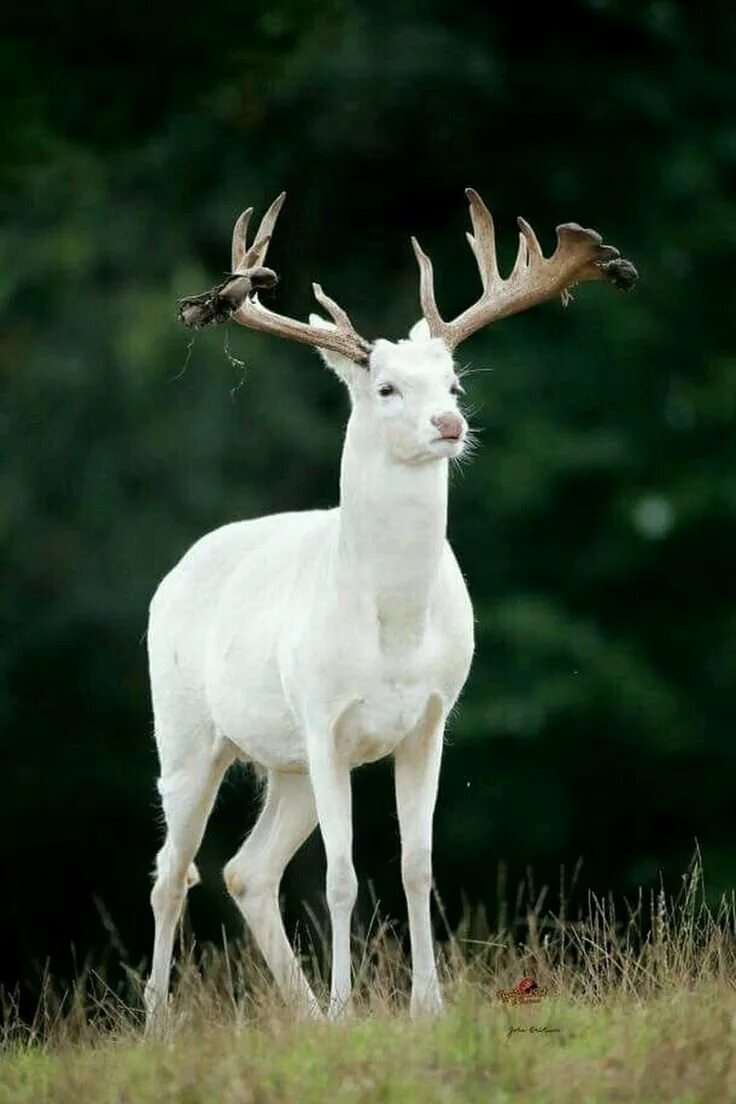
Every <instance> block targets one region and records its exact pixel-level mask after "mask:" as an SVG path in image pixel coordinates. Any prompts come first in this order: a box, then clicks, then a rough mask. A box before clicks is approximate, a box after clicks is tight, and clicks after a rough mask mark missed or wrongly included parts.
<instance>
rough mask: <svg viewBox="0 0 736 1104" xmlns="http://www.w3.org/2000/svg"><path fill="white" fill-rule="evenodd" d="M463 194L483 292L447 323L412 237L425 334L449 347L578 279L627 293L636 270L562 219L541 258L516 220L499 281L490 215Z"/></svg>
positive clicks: (525, 226)
mask: <svg viewBox="0 0 736 1104" xmlns="http://www.w3.org/2000/svg"><path fill="white" fill-rule="evenodd" d="M465 194H466V196H467V197H468V202H469V204H470V220H471V222H472V224H473V233H472V234H467V239H468V242H469V243H470V247H471V249H472V250H473V253H474V255H475V259H476V262H477V264H478V270H479V272H480V278H481V282H482V284H483V292H482V294H481V296H480V298H479V299H478V301H477V302H476V303H474V304H473V306H471V307H468V309H467V310H465V311H463V313H462V314H460V315H458V317H457V318H455V319H454V320H453V321H452V322H445V321H444V319H443V318H442V316H441V315H440V312H439V310H438V309H437V302H436V300H435V294H434V275H433V272H432V262H431V261H430V259H429V257H428V256H427V254H426V253H425V252H424V251H423V250H422V249H421V247H420V245H419V242H418V241H417V240H416V238H412V245H413V246H414V252H415V254H416V258H417V261H418V263H419V275H420V298H421V304H422V313H423V314H424V317H425V319H426V321H427V324H428V326H429V330H430V333H431V335H432V336H433V337H441V338H442V340H443V341H444V342H445V344H446V345H447V346H448V347H449V348H450V349H454V348H455V347H456V346H457V345H459V344H460V343H461V342H462V341H465V339H466V338H468V337H470V335H471V334H473V333H475V332H476V330H480V329H481V328H482V327H483V326H487V325H489V323H491V322H497V321H498V319H499V318H505V317H506V316H507V315H509V314H517V313H518V312H519V311H523V310H527V309H528V308H529V307H533V306H535V305H536V304H537V303H541V302H543V301H544V300H545V299H551V298H553V297H554V296H555V295H561V296H562V299H563V302H566V301H567V299H568V297H569V292H568V289H569V288H570V287H571V286H572V285H573V284H578V283H582V282H583V281H584V280H609V281H611V283H613V284H615V286H616V287H618V288H620V289H621V290H622V291H628V290H629V289H630V288H632V287H633V285H634V284H635V283H636V280H637V278H638V273H637V271H636V269H635V268H634V266H633V265H632V264H631V262H630V261H626V260H624V259H623V258H622V257H621V256H620V254H619V252H618V250H617V249H614V247H613V246H612V245H603V244H602V238H601V236H600V234H597V233H596V232H595V230H586V229H584V228H583V227H582V226H578V224H577V223H576V222H566V223H563V225H562V226H558V227H557V248H556V249H555V251H554V253H553V255H552V256H551V257H549V258H547V257H544V256H543V254H542V250H541V248H540V245H539V242H538V241H537V237H536V234H535V233H534V231H533V230H532V228H531V226H530V225H529V223H527V222H525V221H524V219H522V218H520V219H519V220H518V221H519V229H520V231H521V233H520V234H519V250H518V253H517V255H516V263H515V264H514V267H513V270H512V272H511V275H510V276H509V277H507V279H505V280H504V279H502V278H501V276H500V275H499V272H498V264H497V261H496V239H495V234H494V230H493V219H492V218H491V213H490V211H489V210H488V208H487V207H486V205H485V203H484V202H483V200H482V199H481V198H480V196H479V195H478V193H477V192H475V191H473V189H472V188H467V189H466V192H465Z"/></svg>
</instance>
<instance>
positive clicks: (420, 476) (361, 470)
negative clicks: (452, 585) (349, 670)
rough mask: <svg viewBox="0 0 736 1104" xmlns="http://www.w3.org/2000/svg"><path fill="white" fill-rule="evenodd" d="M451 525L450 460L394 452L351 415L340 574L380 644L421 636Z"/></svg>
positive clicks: (342, 500) (342, 482)
mask: <svg viewBox="0 0 736 1104" xmlns="http://www.w3.org/2000/svg"><path fill="white" fill-rule="evenodd" d="M446 529H447V461H446V460H444V459H441V460H433V461H430V462H427V463H420V464H404V463H398V462H396V461H394V460H392V459H391V458H390V457H389V456H387V455H386V453H385V451H384V450H383V449H382V448H381V447H380V446H379V444H378V442H377V441H376V440H375V431H374V430H372V429H371V427H364V426H361V425H360V423H359V421H358V419H356V418H355V415H353V417H351V419H350V422H349V424H348V429H347V433H346V436H345V445H344V448H343V454H342V465H341V472H340V535H339V544H338V561H339V575H340V578H341V579H342V580H344V581H345V583H346V585H347V586H348V587H349V589H350V592H351V594H355V595H357V596H358V600H359V602H360V604H361V608H362V609H364V610H365V611H366V612H367V613H368V614H369V616H371V617H373V618H375V619H376V621H377V624H378V628H379V633H380V638H381V643H382V646H383V647H385V648H386V649H396V648H401V647H402V646H407V645H411V644H412V643H414V642H416V641H418V640H420V639H421V637H422V635H423V634H424V630H425V627H426V622H427V614H428V610H429V604H430V599H431V594H432V590H433V587H434V585H435V581H436V578H437V573H438V569H439V564H440V559H441V556H442V551H443V547H444V541H445V533H446Z"/></svg>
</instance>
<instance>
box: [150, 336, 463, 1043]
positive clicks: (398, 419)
mask: <svg viewBox="0 0 736 1104" xmlns="http://www.w3.org/2000/svg"><path fill="white" fill-rule="evenodd" d="M312 321H313V322H314V321H315V319H312ZM324 325H329V323H324ZM322 356H323V358H324V360H325V361H326V363H327V364H328V365H330V367H332V368H333V370H334V371H335V372H336V373H337V374H338V375H339V376H340V377H341V378H342V379H343V380H344V382H345V383H346V384H347V385H348V388H349V390H350V395H351V400H352V412H351V415H350V419H349V422H348V427H347V432H346V435H345V444H344V448H343V455H342V469H341V478H340V506H339V507H338V508H336V509H333V510H312V511H307V512H302V513H291V514H280V515H273V516H270V517H262V518H258V519H256V520H253V521H243V522H237V523H235V524H232V525H226V526H224V527H223V528H221V529H217V530H215V531H214V532H212V533H209V534H208V535H207V536H205V537H204V538H202V540H200V541H198V542H197V543H196V544H195V545H194V546H193V547H192V548H191V549H190V550H189V551H188V552H187V554H186V555H185V556H184V557H183V559H182V560H181V561H180V563H179V564H178V565H177V566H176V567H175V568H174V569H173V571H172V572H171V573H170V574H169V575H168V576H167V577H166V578H165V579H164V580H163V582H162V583H161V585H160V586H159V588H158V590H157V592H156V595H155V597H154V599H153V602H152V604H151V616H150V624H149V634H148V643H149V656H150V670H151V686H152V696H153V708H154V718H155V734H156V741H157V744H158V750H159V757H160V763H161V775H160V781H159V790H160V793H161V798H162V803H163V810H164V815H165V819H166V826H167V836H166V841H165V843H164V846H163V848H162V849H161V851H160V853H159V856H158V860H157V877H156V881H155V885H154V888H153V892H152V904H153V910H154V916H155V923H156V935H155V944H154V954H153V967H152V972H151V977H150V980H149V982H148V985H147V989H146V1004H147V1009H148V1015H149V1023H150V1024H151V1025H154V1024H157V1023H160V1022H161V1015H162V1012H163V1009H164V1007H165V995H166V993H167V990H168V985H169V973H170V966H171V954H172V946H173V938H174V930H175V927H176V924H177V922H178V918H179V916H180V913H181V908H182V905H183V902H184V898H185V895H186V891H187V888H188V886H189V885H190V884H193V882H194V881H195V880H196V877H197V874H196V868H195V867H194V865H193V860H194V857H195V855H196V852H197V850H198V848H199V845H200V842H201V839H202V834H203V832H204V827H205V823H206V821H207V817H208V815H209V813H210V810H211V808H212V804H213V802H214V799H215V795H216V792H217V789H218V786H219V784H220V781H221V779H222V776H223V774H224V772H225V770H226V769H227V767H228V766H229V765H230V764H231V763H232V762H233V760H235V759H236V758H241V759H246V760H250V761H252V762H254V763H256V764H259V765H260V766H261V767H263V768H265V769H266V772H267V776H268V789H267V796H266V801H265V804H264V808H263V810H262V813H261V816H260V818H259V820H258V822H257V824H256V826H255V828H254V829H253V832H252V833H251V835H250V836H249V837H248V839H247V840H246V842H245V843H244V844H243V846H242V847H241V848H240V850H239V851H238V853H237V854H236V855H235V857H234V858H233V859H231V861H230V862H229V863H228V864H227V866H226V868H225V880H226V883H227V885H228V888H229V890H230V892H231V894H232V895H233V897H234V899H235V901H236V902H237V904H238V906H239V907H240V909H241V911H242V913H243V915H244V917H245V919H246V920H247V922H248V924H249V925H250V927H251V929H252V931H253V934H254V936H255V938H256V939H257V941H258V944H259V946H260V948H261V950H262V952H263V954H264V956H265V958H266V961H267V963H268V965H269V967H270V969H271V971H272V972H273V975H274V977H275V979H276V981H277V983H278V985H279V987H280V988H281V990H282V992H283V993H284V995H285V996H286V997H287V999H289V1000H291V1001H293V1002H295V1003H297V1004H298V1005H299V1006H301V1007H302V1009H304V1010H306V1011H307V1012H309V1013H311V1014H315V1015H317V1014H319V1009H318V1006H317V1002H316V1000H315V997H314V995H313V993H312V991H311V989H310V987H309V985H308V983H307V981H306V979H305V977H304V975H303V973H302V971H301V969H300V967H299V964H298V962H297V959H296V957H295V955H294V954H293V952H292V950H291V948H290V946H289V944H288V942H287V939H286V936H285V933H284V929H283V925H282V922H281V917H280V913H279V905H278V891H279V884H280V881H281V877H282V874H283V871H284V869H285V867H286V865H287V863H288V862H289V860H290V859H291V857H292V856H293V854H294V853H295V852H296V851H297V849H298V848H299V847H300V846H301V844H302V843H303V842H304V840H305V839H306V838H307V836H308V835H309V834H310V833H311V832H312V830H313V829H314V827H315V826H316V825H317V824H319V827H320V829H321V833H322V837H323V840H324V845H325V849H326V854H327V901H328V907H329V910H330V918H331V923H332V940H333V952H332V955H333V957H332V986H331V997H330V1014H332V1015H337V1014H339V1013H341V1012H342V1011H343V1010H345V1009H346V1008H347V1007H348V1006H349V1002H350V986H351V978H350V918H351V913H352V910H353V906H354V903H355V897H356V891H357V886H356V877H355V871H354V869H353V860H352V818H351V795H350V770H351V768H352V767H355V766H358V765H360V764H361V763H366V762H370V761H372V760H374V759H378V758H381V757H382V756H385V755H390V754H393V755H394V758H395V780H396V797H397V807H398V814H399V826H400V831H401V843H402V875H403V883H404V887H405V891H406V897H407V904H408V910H409V924H410V936H411V947H412V960H413V975H414V976H413V988H412V999H411V1007H412V1011H413V1012H414V1013H416V1012H419V1011H422V1010H426V1011H436V1010H438V1009H439V1008H440V1007H441V996H440V988H439V983H438V979H437V972H436V967H435V961H434V952H433V947H432V933H431V926H430V912H429V897H430V885H431V848H432V816H433V811H434V805H435V799H436V793H437V782H438V775H439V767H440V758H441V751H442V742H443V732H444V726H445V721H446V719H447V716H448V713H449V712H450V710H451V709H452V707H453V705H454V703H455V701H456V700H457V698H458V695H459V693H460V691H461V689H462V686H463V683H464V682H465V679H466V677H467V674H468V670H469V667H470V661H471V656H472V652H473V615H472V608H471V604H470V599H469V597H468V593H467V590H466V587H465V583H464V581H463V578H462V575H461V573H460V570H459V568H458V566H457V563H456V561H455V557H454V555H453V553H452V550H451V548H450V545H449V544H448V542H447V540H446V539H445V530H446V521H447V481H448V459H449V458H450V457H452V456H456V455H458V453H459V452H460V451H461V450H462V441H461V442H455V441H442V440H439V436H438V430H437V428H436V426H435V425H434V424H433V423H432V421H431V419H432V417H436V416H439V415H441V414H443V413H447V412H453V413H456V412H457V401H456V398H455V396H454V395H452V394H451V393H450V388H451V386H452V385H453V381H454V380H455V372H454V368H453V364H452V358H451V356H450V354H449V352H448V351H447V349H446V347H445V346H444V344H443V343H442V342H441V341H439V340H437V339H432V338H430V337H429V335H428V332H427V327H426V323H419V324H418V325H417V326H415V327H414V329H413V330H412V332H411V335H410V338H409V340H407V341H400V342H398V343H397V344H394V343H391V342H388V341H378V342H376V344H375V346H374V349H373V352H372V354H371V358H370V366H369V369H368V370H366V369H363V368H360V367H357V366H356V365H354V364H353V363H352V362H350V361H348V360H346V359H345V358H343V357H340V356H337V355H336V354H333V353H328V352H323V353H322ZM389 383H390V384H392V385H393V386H394V387H395V388H396V389H397V393H396V394H394V395H392V396H390V397H381V396H380V395H379V394H378V389H379V387H381V386H382V385H385V384H389ZM463 425H464V423H463Z"/></svg>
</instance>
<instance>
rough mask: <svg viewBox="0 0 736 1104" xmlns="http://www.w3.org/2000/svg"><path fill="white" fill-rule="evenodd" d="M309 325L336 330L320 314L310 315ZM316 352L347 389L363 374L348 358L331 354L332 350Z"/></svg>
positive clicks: (332, 323)
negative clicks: (359, 374)
mask: <svg viewBox="0 0 736 1104" xmlns="http://www.w3.org/2000/svg"><path fill="white" fill-rule="evenodd" d="M309 325H310V326H315V327H316V328H317V329H320V330H335V329H337V327H336V326H335V323H334V322H328V321H327V319H326V318H323V317H322V316H321V315H320V314H310V316H309ZM316 352H318V353H319V355H320V356H321V357H322V360H323V361H324V362H325V364H326V365H327V367H328V368H331V369H332V371H333V372H334V373H335V375H336V376H339V377H340V379H341V380H342V381H343V383H346V384H347V385H348V387H350V386H352V384H353V383H355V381H356V378H357V375H358V373H359V372H360V373H362V374H365V369H363V368H359V367H358V365H357V364H354V363H353V361H352V360H350V359H349V357H346V356H342V354H341V353H333V351H332V349H317V350H316Z"/></svg>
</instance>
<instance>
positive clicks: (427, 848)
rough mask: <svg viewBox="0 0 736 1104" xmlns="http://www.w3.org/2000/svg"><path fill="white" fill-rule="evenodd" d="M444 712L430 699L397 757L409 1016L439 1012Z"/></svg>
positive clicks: (436, 700) (438, 703)
mask: <svg viewBox="0 0 736 1104" xmlns="http://www.w3.org/2000/svg"><path fill="white" fill-rule="evenodd" d="M444 721H445V717H444V713H443V710H442V706H441V702H440V700H439V698H437V697H433V698H432V700H431V702H430V705H429V708H428V710H427V714H426V716H425V719H424V721H423V723H422V724H421V725H420V727H419V728H418V729H417V730H416V731H415V732H413V733H412V735H411V736H409V737H407V739H406V740H405V741H404V742H403V743H402V744H400V745H399V747H398V748H397V750H396V753H395V757H394V758H395V784H396V807H397V811H398V814H399V830H400V832H401V875H402V880H403V883H404V892H405V894H406V904H407V910H408V913H409V938H410V940H411V960H412V988H411V1014H412V1016H418V1015H421V1014H423V1013H426V1014H430V1015H434V1014H437V1013H439V1012H441V1011H442V994H441V992H440V983H439V979H438V977H437V966H436V963H435V957H434V947H433V943H432V923H431V919H430V913H429V898H430V892H431V889H432V818H433V816H434V807H435V802H436V800H437V786H438V782H439V773H440V761H441V759H442V740H443V736H444V727H445V726H444Z"/></svg>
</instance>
